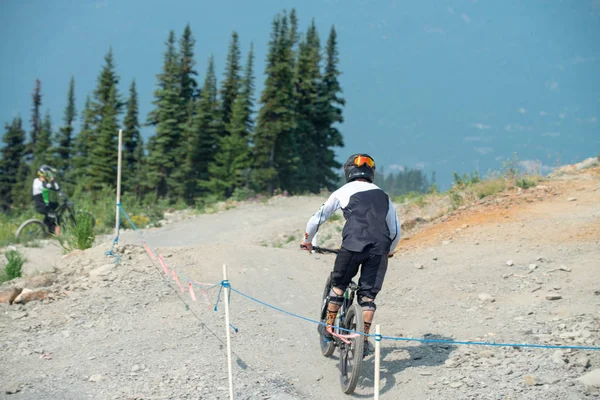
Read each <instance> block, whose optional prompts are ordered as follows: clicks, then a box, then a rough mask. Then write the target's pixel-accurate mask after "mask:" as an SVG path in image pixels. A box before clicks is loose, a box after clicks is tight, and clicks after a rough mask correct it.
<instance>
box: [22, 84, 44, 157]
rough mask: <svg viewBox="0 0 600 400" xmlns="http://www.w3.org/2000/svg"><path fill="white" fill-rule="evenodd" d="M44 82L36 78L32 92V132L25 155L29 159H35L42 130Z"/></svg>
mask: <svg viewBox="0 0 600 400" xmlns="http://www.w3.org/2000/svg"><path fill="white" fill-rule="evenodd" d="M41 91H42V82H40V80H39V79H36V80H35V88H34V89H33V93H32V94H31V98H32V103H33V107H32V108H31V132H30V134H29V143H27V145H26V150H25V155H26V157H27V159H28V160H29V161H32V159H33V153H34V152H35V148H36V142H37V137H38V135H39V134H40V131H41V130H42V116H41V113H40V107H41V106H42V93H41Z"/></svg>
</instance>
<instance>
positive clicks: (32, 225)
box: [15, 219, 49, 243]
mask: <svg viewBox="0 0 600 400" xmlns="http://www.w3.org/2000/svg"><path fill="white" fill-rule="evenodd" d="M15 236H16V239H17V242H19V243H26V242H30V241H34V240H40V239H45V238H46V237H48V236H49V234H48V228H47V227H46V225H45V224H44V223H43V222H42V221H40V220H39V219H29V220H27V221H25V222H23V223H22V224H21V226H19V229H17V233H16V235H15Z"/></svg>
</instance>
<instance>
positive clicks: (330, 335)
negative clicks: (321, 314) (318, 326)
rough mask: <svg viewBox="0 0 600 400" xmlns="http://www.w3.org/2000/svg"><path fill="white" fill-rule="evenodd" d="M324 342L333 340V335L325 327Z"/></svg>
mask: <svg viewBox="0 0 600 400" xmlns="http://www.w3.org/2000/svg"><path fill="white" fill-rule="evenodd" d="M322 335H323V340H324V341H326V342H331V341H332V340H333V335H332V334H331V333H330V332H329V331H328V330H327V328H326V327H325V326H323V333H322Z"/></svg>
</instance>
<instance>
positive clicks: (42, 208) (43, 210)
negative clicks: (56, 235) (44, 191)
mask: <svg viewBox="0 0 600 400" xmlns="http://www.w3.org/2000/svg"><path fill="white" fill-rule="evenodd" d="M57 208H58V203H56V202H54V201H51V202H50V204H48V207H46V204H44V203H42V202H38V201H36V202H35V211H37V212H38V213H40V214H42V215H43V216H44V224H45V225H46V226H47V227H48V229H49V230H50V232H52V231H54V227H55V226H56V223H57V221H56V219H55V218H50V217H49V216H48V212H49V211H53V212H54V211H56V209H57Z"/></svg>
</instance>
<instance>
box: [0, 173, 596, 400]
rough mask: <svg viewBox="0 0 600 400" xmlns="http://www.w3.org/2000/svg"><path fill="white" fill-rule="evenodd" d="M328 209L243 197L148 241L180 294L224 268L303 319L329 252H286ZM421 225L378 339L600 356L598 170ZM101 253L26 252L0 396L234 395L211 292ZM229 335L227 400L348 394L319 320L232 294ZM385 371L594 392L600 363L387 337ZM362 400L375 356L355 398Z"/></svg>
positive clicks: (315, 202)
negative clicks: (321, 337) (321, 339)
mask: <svg viewBox="0 0 600 400" xmlns="http://www.w3.org/2000/svg"><path fill="white" fill-rule="evenodd" d="M323 200H324V198H323V197H319V196H314V197H293V198H284V197H276V198H273V199H271V200H270V201H269V202H265V203H263V202H257V203H244V204H239V205H237V206H236V207H235V208H234V209H230V210H227V211H222V212H218V213H215V214H206V215H200V216H186V218H180V220H179V221H173V222H172V223H168V224H166V225H165V226H163V227H161V228H153V229H149V230H146V231H144V232H143V234H144V237H145V238H146V240H147V241H148V243H149V244H150V245H151V246H153V247H154V248H156V249H157V250H158V252H159V253H160V254H162V255H163V256H164V257H165V258H164V259H165V261H166V263H167V264H168V265H169V267H172V268H174V269H175V270H176V271H177V273H178V277H179V281H180V282H181V283H182V285H183V286H184V289H187V280H188V279H193V280H194V281H195V282H209V283H211V282H219V281H220V280H221V279H222V264H226V265H227V267H228V278H229V280H230V282H231V285H232V287H234V288H236V289H238V290H240V291H242V292H243V293H247V294H249V295H251V296H255V297H257V298H259V299H261V300H264V301H266V302H267V303H269V304H273V305H276V306H278V307H281V308H283V309H286V310H289V311H291V312H294V313H298V314H300V315H303V316H306V317H310V318H315V317H316V313H317V310H318V304H319V301H320V295H321V293H320V292H321V286H322V284H323V283H324V281H325V278H326V276H327V274H328V272H329V270H330V268H331V265H332V263H333V256H331V255H317V254H313V255H309V254H307V253H305V252H300V251H299V250H298V249H297V246H298V242H299V239H300V235H301V233H302V232H303V227H304V225H305V223H306V220H307V219H308V217H309V216H310V215H311V214H312V213H313V212H314V211H316V210H317V209H318V207H319V206H320V204H321V203H322V202H323ZM398 210H399V214H400V215H401V217H402V219H403V221H404V222H406V219H407V218H408V217H407V216H408V215H409V214H410V219H411V221H413V220H415V218H414V212H415V211H414V210H412V209H411V210H410V212H409V210H407V208H406V207H403V206H400V205H399V207H398ZM418 221H419V223H418V224H416V226H414V227H413V225H414V224H411V227H412V229H411V230H410V231H407V232H406V235H405V239H404V240H402V241H401V244H400V247H399V250H398V253H397V254H396V256H395V257H394V258H393V259H392V261H391V262H390V267H389V270H388V275H387V277H386V282H385V285H384V288H383V291H382V292H381V294H380V296H379V298H378V307H379V308H378V311H377V317H376V321H375V322H376V323H378V324H381V329H382V333H383V334H384V335H390V336H402V337H409V338H420V339H423V338H425V339H450V340H459V341H485V342H497V343H500V342H502V343H516V344H518V343H530V344H538V345H570V346H600V314H599V313H598V310H599V309H600V283H599V282H600V268H599V267H600V262H599V261H598V260H600V169H599V168H598V167H593V166H592V167H591V168H587V169H583V170H578V169H577V168H576V167H571V168H565V169H564V170H563V171H562V172H561V171H559V172H557V173H556V174H555V175H554V176H553V177H552V179H549V180H547V181H545V182H541V183H540V184H539V185H538V186H537V187H535V188H531V189H526V190H515V191H510V192H508V193H504V194H502V195H499V196H495V197H494V198H489V199H484V201H481V202H479V203H478V204H475V205H473V206H470V207H465V208H463V209H461V210H458V211H455V212H453V213H450V214H447V215H446V216H445V217H444V218H439V219H437V220H434V221H430V219H429V218H421V219H419V220H418ZM428 221H429V222H428ZM342 223H343V221H342V220H337V221H333V222H329V223H327V224H326V225H325V226H323V227H322V230H321V233H320V240H321V241H322V244H324V245H328V246H335V245H336V244H339V230H340V228H341V225H342ZM110 247H111V238H110V237H106V238H101V240H99V243H98V245H97V246H95V247H94V248H92V249H89V250H86V251H84V252H75V253H71V254H69V255H67V256H63V255H62V254H61V253H60V251H59V250H58V249H57V248H56V247H53V246H52V245H51V244H50V245H46V246H45V247H42V248H39V249H27V251H28V252H29V253H28V257H29V258H30V263H29V265H28V272H29V275H28V276H27V277H25V278H21V279H19V280H16V281H13V282H9V283H8V284H5V285H3V286H2V287H1V288H0V292H1V293H3V295H0V299H4V300H5V301H6V302H5V303H4V304H1V305H0V311H2V312H1V313H0V335H1V336H2V340H1V341H0V389H1V391H0V398H6V399H11V400H12V399H41V400H49V399H82V398H90V399H226V398H228V381H227V359H226V353H225V326H224V311H223V304H222V302H220V303H219V305H218V308H217V311H216V312H215V311H214V309H213V306H214V304H215V302H216V299H217V293H218V288H213V289H210V290H208V291H207V292H206V293H205V294H203V293H204V292H202V291H201V290H200V289H199V288H198V287H196V289H195V291H194V292H195V295H196V297H197V300H196V301H192V299H191V297H190V295H189V292H188V291H187V290H186V291H185V292H184V293H181V292H180V290H179V287H178V285H177V283H176V282H175V281H174V280H173V279H172V278H169V279H165V278H164V276H163V275H162V268H161V267H160V265H159V264H158V263H157V262H154V263H153V262H152V261H151V259H150V258H149V257H148V255H147V253H146V251H145V250H144V248H143V246H142V245H141V242H140V241H139V238H138V236H137V235H136V234H135V233H134V232H123V233H122V234H121V236H120V243H119V245H118V246H117V247H116V248H115V249H114V251H115V254H117V255H118V256H119V263H115V262H114V261H115V258H111V257H107V256H106V255H105V252H106V251H107V250H108V249H110ZM31 260H34V261H31ZM41 272H44V273H43V274H40V273H41ZM17 287H18V288H25V289H24V290H23V292H22V293H21V294H20V296H21V297H16V298H12V297H15V296H10V293H13V292H12V290H13V289H14V288H17ZM29 290H31V291H29ZM7 293H9V294H8V295H7ZM15 295H16V292H15ZM33 298H37V299H42V300H32V299H33ZM9 300H15V301H16V302H15V303H13V304H9V303H8V301H9ZM231 323H232V324H233V325H234V326H235V327H236V328H237V329H238V331H237V333H236V332H234V331H233V330H231V332H232V339H231V340H232V348H233V350H234V356H233V374H234V390H235V393H236V398H239V399H284V400H285V399H320V398H324V397H327V398H334V399H338V398H339V399H342V398H346V397H348V396H345V395H343V394H342V393H341V391H340V389H339V383H338V381H339V378H338V372H337V357H335V356H334V357H332V358H331V359H326V358H324V357H322V356H321V355H320V352H319V349H318V342H317V333H316V327H315V325H313V324H311V323H309V322H306V321H302V320H300V319H297V318H293V317H290V316H288V315H285V314H282V313H280V312H278V311H275V310H272V309H269V308H266V307H264V306H262V305H260V304H257V303H254V302H252V301H250V300H248V299H245V298H243V297H241V296H240V295H238V294H236V293H233V294H232V295H231ZM381 366H382V373H381V376H382V381H381V388H382V390H381V398H382V399H398V398H407V399H442V400H444V399H494V400H496V399H557V400H558V399H561V400H562V399H573V400H574V399H598V398H600V376H599V375H600V351H593V350H569V349H546V348H527V347H510V346H509V347H492V346H475V345H458V344H435V343H434V344H432V343H420V342H414V341H384V342H382V361H381ZM372 396H373V356H370V357H368V358H367V359H366V360H365V362H364V363H363V373H362V376H361V379H360V381H359V385H358V387H357V390H356V393H355V394H354V395H353V397H357V398H371V397H372Z"/></svg>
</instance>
